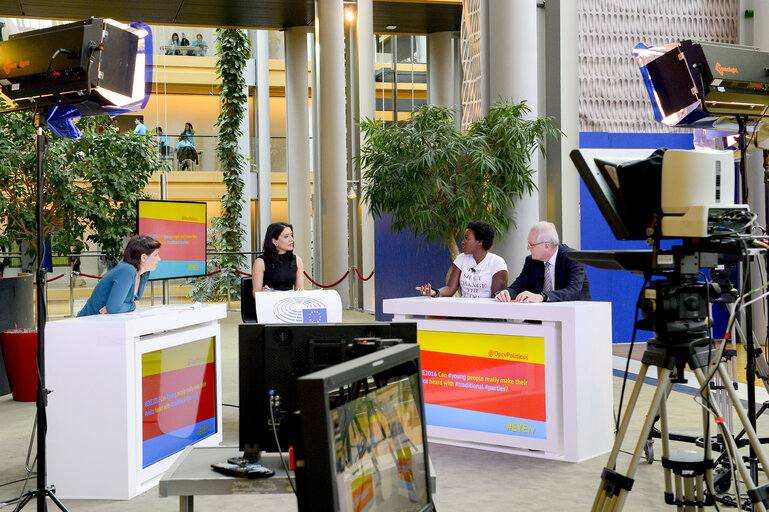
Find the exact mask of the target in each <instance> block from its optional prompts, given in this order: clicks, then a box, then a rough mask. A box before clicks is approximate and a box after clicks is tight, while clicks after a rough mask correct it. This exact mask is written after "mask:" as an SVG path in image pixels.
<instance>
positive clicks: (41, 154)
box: [15, 108, 67, 512]
mask: <svg viewBox="0 0 769 512" xmlns="http://www.w3.org/2000/svg"><path fill="white" fill-rule="evenodd" d="M47 113H48V109H47V108H44V109H43V110H42V111H41V112H38V111H36V112H35V116H34V123H35V131H36V133H37V136H36V138H35V145H36V153H37V205H36V216H37V261H36V265H35V266H36V268H35V276H36V279H37V402H36V404H35V407H36V416H35V418H36V422H37V489H33V490H31V491H28V492H27V493H25V494H24V495H23V496H22V497H21V498H20V499H19V504H18V505H17V506H16V508H15V511H18V510H21V509H22V508H24V506H25V505H26V504H27V503H29V501H30V500H31V499H33V498H36V499H37V510H38V512H46V510H47V507H46V501H45V498H46V497H48V498H50V499H51V501H53V502H54V503H55V504H56V506H57V507H59V509H61V510H62V511H63V512H67V508H66V507H65V506H64V504H63V503H62V502H61V501H60V500H59V498H57V497H56V489H55V487H54V486H48V484H47V481H46V476H47V475H46V449H45V435H46V433H47V430H48V421H47V418H46V414H45V408H46V406H47V404H48V390H47V389H45V323H46V316H47V314H48V312H47V308H46V304H45V297H46V290H45V288H46V270H45V266H44V265H43V258H44V257H45V236H44V234H43V228H44V227H45V222H44V218H43V214H44V208H43V206H44V205H45V203H44V202H43V183H44V182H43V178H44V176H45V150H46V146H47V144H48V139H47V137H46V135H45V132H43V127H44V126H45V116H46V114H47Z"/></svg>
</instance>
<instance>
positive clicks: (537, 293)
mask: <svg viewBox="0 0 769 512" xmlns="http://www.w3.org/2000/svg"><path fill="white" fill-rule="evenodd" d="M528 247H529V251H530V252H531V255H530V256H527V257H526V262H525V263H524V264H523V270H521V273H520V275H519V276H518V277H517V278H516V280H515V281H513V284H511V285H510V286H508V287H507V288H505V289H504V290H502V291H501V292H499V293H498V294H497V300H498V301H500V302H508V301H510V299H511V298H514V299H515V300H516V301H518V302H561V301H568V300H591V297H590V285H589V284H588V282H587V274H585V267H583V266H582V263H579V262H577V261H574V260H572V259H570V258H569V257H568V252H569V251H571V250H572V249H571V248H570V247H569V246H567V245H563V244H560V243H559V242H558V232H557V231H556V230H555V225H553V224H552V223H550V222H538V223H536V224H534V226H533V227H532V228H531V230H530V231H529V237H528ZM546 272H547V275H546Z"/></svg>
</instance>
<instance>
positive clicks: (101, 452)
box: [45, 304, 227, 499]
mask: <svg viewBox="0 0 769 512" xmlns="http://www.w3.org/2000/svg"><path fill="white" fill-rule="evenodd" d="M226 314H227V311H226V306H225V305H224V304H211V305H202V306H201V305H199V304H198V305H196V306H192V305H170V306H158V307H152V308H146V309H140V310H137V311H134V312H132V313H124V314H118V315H94V316H88V317H83V318H72V319H67V320H59V321H55V322H49V323H48V324H47V325H46V329H45V333H46V336H45V364H46V387H47V388H48V389H50V390H51V391H52V392H51V394H50V395H49V397H48V407H47V413H48V435H47V442H46V446H47V448H48V452H47V459H48V460H47V462H48V481H49V483H51V484H52V485H55V487H56V494H57V495H58V496H59V497H60V498H69V499H130V498H133V497H134V496H136V495H138V494H140V493H142V492H144V491H146V490H147V489H149V488H151V487H152V486H154V485H155V484H157V483H158V480H159V479H160V477H161V476H162V475H163V473H164V472H165V471H166V470H168V468H170V467H171V465H172V464H173V462H174V460H175V459H176V458H177V457H178V456H179V454H180V453H181V452H182V450H183V449H184V448H185V447H186V446H188V445H192V444H195V445H196V446H216V445H218V444H220V443H221V441H222V400H221V395H222V392H221V339H220V326H219V322H218V320H219V319H220V318H224V317H225V316H226Z"/></svg>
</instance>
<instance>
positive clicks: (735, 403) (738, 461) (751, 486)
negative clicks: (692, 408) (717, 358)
mask: <svg viewBox="0 0 769 512" xmlns="http://www.w3.org/2000/svg"><path fill="white" fill-rule="evenodd" d="M717 372H718V374H719V375H720V376H721V378H722V379H724V378H725V377H726V370H724V367H723V365H721V364H719V365H718V367H717ZM694 374H695V375H696V376H697V381H698V382H699V383H700V386H705V385H706V379H705V375H704V374H703V372H702V369H701V368H697V369H696V370H694ZM725 389H726V390H727V393H728V394H729V398H730V400H731V402H732V407H733V408H734V410H735V411H737V415H738V416H739V418H740V421H741V422H742V425H743V428H744V429H745V433H746V434H747V435H748V439H749V440H750V443H751V445H752V446H753V449H754V450H755V452H756V455H757V456H758V459H759V460H760V461H761V466H762V467H763V468H764V472H765V473H767V475H769V467H767V466H766V465H765V464H766V462H767V459H766V455H765V454H764V451H763V449H762V447H761V443H760V441H759V439H758V436H757V435H756V432H755V430H753V427H752V426H751V424H750V422H749V421H748V417H747V414H746V413H745V410H744V409H743V408H742V405H741V404H740V402H739V397H737V392H736V391H735V390H734V389H733V388H732V387H731V386H726V387H725ZM706 396H707V395H706ZM711 405H712V407H713V409H714V413H715V415H716V417H719V416H721V411H720V408H719V407H718V404H717V403H711ZM718 425H719V428H720V429H721V434H722V437H723V439H724V443H726V444H728V445H729V447H730V448H729V450H730V451H731V453H732V454H733V457H732V458H733V463H734V465H735V466H736V467H737V469H738V471H739V473H740V477H741V478H742V480H743V482H744V483H745V487H746V488H747V489H748V491H753V490H755V489H756V484H755V482H754V481H753V478H752V477H751V475H750V471H749V470H748V468H747V466H746V465H745V461H743V460H742V457H741V456H740V455H739V452H738V448H737V443H735V441H734V438H733V437H732V435H731V433H730V432H729V429H728V428H727V427H726V425H725V424H724V423H723V422H720V423H719V424H718ZM754 505H755V509H756V510H758V511H760V512H766V507H765V506H764V505H763V503H755V504H754Z"/></svg>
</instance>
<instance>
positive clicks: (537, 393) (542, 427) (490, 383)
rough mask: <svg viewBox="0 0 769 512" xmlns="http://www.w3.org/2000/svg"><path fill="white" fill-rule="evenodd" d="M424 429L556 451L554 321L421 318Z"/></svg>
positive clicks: (557, 401) (557, 380)
mask: <svg viewBox="0 0 769 512" xmlns="http://www.w3.org/2000/svg"><path fill="white" fill-rule="evenodd" d="M417 339H418V341H419V345H420V347H421V349H422V355H421V358H422V371H423V380H422V383H423V387H424V393H425V413H426V417H427V424H428V435H430V436H431V437H436V438H443V439H450V440H457V441H467V442H474V443H486V444H490V445H501V446H507V447H518V448H526V449H531V450H541V451H545V452H559V451H560V448H561V432H562V428H561V425H562V421H561V417H560V412H559V411H560V404H561V391H560V390H561V383H560V376H559V372H558V371H557V369H558V368H559V367H560V353H559V352H558V345H557V343H556V327H555V325H553V324H545V325H542V324H514V323H505V322H482V321H461V320H443V319H431V318H427V319H423V320H422V319H420V320H418V333H417Z"/></svg>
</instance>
